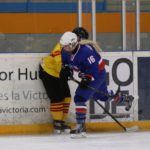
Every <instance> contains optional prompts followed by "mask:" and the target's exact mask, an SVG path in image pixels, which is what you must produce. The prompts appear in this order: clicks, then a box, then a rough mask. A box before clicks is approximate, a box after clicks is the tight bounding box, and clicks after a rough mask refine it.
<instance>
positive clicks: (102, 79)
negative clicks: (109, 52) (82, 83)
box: [74, 70, 108, 103]
mask: <svg viewBox="0 0 150 150" xmlns="http://www.w3.org/2000/svg"><path fill="white" fill-rule="evenodd" d="M89 86H91V87H93V88H95V89H98V90H99V91H101V92H102V93H97V92H96V91H94V90H92V89H89V88H88V87H87V89H81V88H80V87H79V86H78V88H77V90H76V92H75V97H74V101H75V103H76V102H81V101H82V102H86V101H87V100H89V99H90V98H93V99H95V100H97V99H99V100H101V101H106V100H107V99H108V96H107V95H108V89H107V84H106V71H105V70H103V71H101V72H100V73H99V75H98V77H97V79H96V80H95V81H91V83H90V84H89ZM103 93H106V95H105V94H103ZM78 97H80V98H78ZM79 99H80V100H79Z"/></svg>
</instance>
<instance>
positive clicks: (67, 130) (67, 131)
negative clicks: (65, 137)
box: [62, 129, 71, 134]
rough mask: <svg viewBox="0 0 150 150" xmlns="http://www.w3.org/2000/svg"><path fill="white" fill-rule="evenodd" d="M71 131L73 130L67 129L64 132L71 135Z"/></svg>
mask: <svg viewBox="0 0 150 150" xmlns="http://www.w3.org/2000/svg"><path fill="white" fill-rule="evenodd" d="M70 131H71V129H65V130H63V131H62V132H63V133H65V134H69V133H70Z"/></svg>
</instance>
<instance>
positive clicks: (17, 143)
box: [0, 132, 150, 150]
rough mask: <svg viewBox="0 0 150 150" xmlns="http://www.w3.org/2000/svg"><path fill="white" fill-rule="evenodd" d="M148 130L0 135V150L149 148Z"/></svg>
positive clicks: (149, 137) (126, 149)
mask: <svg viewBox="0 0 150 150" xmlns="http://www.w3.org/2000/svg"><path fill="white" fill-rule="evenodd" d="M149 149H150V132H132V133H131V132H130V133H127V132H122V133H89V134H87V138H83V139H71V138H70V136H69V135H52V134H51V135H36V136H0V150H149Z"/></svg>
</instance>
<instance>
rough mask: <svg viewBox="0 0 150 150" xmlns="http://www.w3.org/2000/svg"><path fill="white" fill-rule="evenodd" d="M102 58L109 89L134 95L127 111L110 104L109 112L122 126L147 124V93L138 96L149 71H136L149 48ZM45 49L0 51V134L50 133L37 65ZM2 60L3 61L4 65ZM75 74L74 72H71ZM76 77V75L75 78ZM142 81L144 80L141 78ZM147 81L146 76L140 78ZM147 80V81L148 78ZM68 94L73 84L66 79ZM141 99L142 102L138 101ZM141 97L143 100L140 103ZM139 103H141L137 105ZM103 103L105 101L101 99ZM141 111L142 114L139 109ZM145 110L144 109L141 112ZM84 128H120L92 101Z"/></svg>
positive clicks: (71, 117) (72, 120)
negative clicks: (2, 52)
mask: <svg viewBox="0 0 150 150" xmlns="http://www.w3.org/2000/svg"><path fill="white" fill-rule="evenodd" d="M101 54H102V56H103V58H104V59H105V62H106V65H107V66H106V70H107V75H108V87H109V89H113V90H116V89H117V84H120V85H121V91H123V92H125V93H129V94H132V95H133V96H134V97H135V100H134V102H133V106H132V108H131V110H130V111H125V110H124V108H125V106H124V105H123V104H120V105H118V106H115V105H113V103H111V102H110V103H109V104H110V110H109V111H110V112H111V113H112V114H113V115H114V116H115V117H116V118H117V119H118V120H119V121H120V122H121V123H123V124H124V125H125V126H126V127H130V126H132V125H139V127H140V129H141V130H146V129H150V128H149V124H150V123H149V118H148V116H149V112H147V111H146V110H148V109H149V106H148V105H147V102H148V101H149V97H144V99H143V97H141V96H142V94H141V92H142V89H143V87H142V89H141V87H139V81H140V80H141V78H142V79H143V76H144V77H145V79H146V74H145V73H147V74H148V73H149V69H148V68H149V67H148V66H149V64H146V65H145V69H146V71H144V72H143V74H142V76H141V75H140V71H141V68H140V67H141V66H140V63H141V59H142V62H143V61H144V60H146V61H147V59H150V53H149V52H146V51H145V52H119V53H118V52H108V53H107V52H102V53H101ZM45 55H47V53H43V54H42V53H18V54H17V53H16V54H11V53H10V54H1V55H0V68H1V70H0V82H1V87H0V102H1V106H0V134H31V133H34V134H35V133H51V132H52V120H51V116H50V113H49V99H48V97H47V95H46V92H45V90H44V88H43V85H42V82H41V80H40V79H39V76H38V65H39V62H40V60H41V58H42V57H43V56H45ZM4 64H5V65H4ZM75 77H76V78H77V75H76V73H75ZM77 79H78V78H77ZM142 81H144V80H142ZM144 82H145V83H146V82H148V81H147V80H146V81H144ZM148 83H149V82H148ZM69 85H70V88H71V94H72V97H73V96H74V91H75V89H76V87H77V85H76V84H75V83H74V82H72V81H70V82H69ZM145 88H146V87H145ZM141 101H142V103H141ZM143 101H145V103H143ZM139 104H142V106H141V105H139ZM102 105H104V107H107V105H108V103H102ZM141 109H142V111H143V114H141V112H139V110H140V111H141ZM144 111H146V113H145V112H144ZM67 121H68V123H70V124H71V125H72V126H73V125H74V124H75V113H74V103H73V101H72V104H71V108H70V111H69V117H68V120H67ZM87 129H88V130H89V131H101V132H103V131H121V130H122V129H121V128H120V127H119V126H118V125H117V124H116V123H114V121H113V120H112V119H111V118H110V117H109V116H108V115H107V114H106V113H105V112H104V111H103V110H102V109H101V108H100V107H99V106H98V105H96V104H94V103H93V102H92V101H90V102H89V103H88V115H87Z"/></svg>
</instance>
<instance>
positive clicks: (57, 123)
mask: <svg viewBox="0 0 150 150" xmlns="http://www.w3.org/2000/svg"><path fill="white" fill-rule="evenodd" d="M53 126H54V133H55V134H61V130H62V127H61V126H62V121H59V120H54V125H53Z"/></svg>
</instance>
